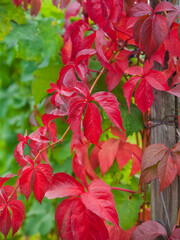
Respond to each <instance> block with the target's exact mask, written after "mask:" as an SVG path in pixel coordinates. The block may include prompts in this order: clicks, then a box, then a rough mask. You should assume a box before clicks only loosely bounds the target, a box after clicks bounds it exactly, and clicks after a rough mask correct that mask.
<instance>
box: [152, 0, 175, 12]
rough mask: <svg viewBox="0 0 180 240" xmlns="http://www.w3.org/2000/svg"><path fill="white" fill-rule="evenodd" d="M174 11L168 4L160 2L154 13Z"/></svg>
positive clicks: (172, 6) (171, 5)
mask: <svg viewBox="0 0 180 240" xmlns="http://www.w3.org/2000/svg"><path fill="white" fill-rule="evenodd" d="M173 10H176V8H175V7H174V5H173V4H172V3H170V2H165V1H164V2H160V3H159V4H158V5H157V6H156V7H155V9H154V12H155V13H156V12H164V11H173Z"/></svg>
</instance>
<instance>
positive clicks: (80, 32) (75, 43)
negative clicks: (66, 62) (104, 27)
mask: <svg viewBox="0 0 180 240" xmlns="http://www.w3.org/2000/svg"><path fill="white" fill-rule="evenodd" d="M86 30H88V27H87V24H86V22H84V21H83V20H79V21H76V22H74V23H72V24H70V25H69V26H68V27H67V28H66V32H65V33H64V43H66V42H67V41H68V39H69V38H70V39H71V42H72V54H71V59H70V60H71V61H73V60H74V59H75V57H76V55H77V53H78V52H79V49H80V47H81V44H82V42H83V40H84V33H85V31H86Z"/></svg>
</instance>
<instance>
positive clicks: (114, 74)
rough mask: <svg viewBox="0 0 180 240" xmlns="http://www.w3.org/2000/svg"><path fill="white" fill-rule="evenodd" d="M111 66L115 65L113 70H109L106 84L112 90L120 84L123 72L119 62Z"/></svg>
mask: <svg viewBox="0 0 180 240" xmlns="http://www.w3.org/2000/svg"><path fill="white" fill-rule="evenodd" d="M111 66H112V67H113V71H108V73H107V77H106V85H107V87H108V91H109V92H110V91H112V90H113V89H114V88H115V87H116V86H117V85H118V84H119V82H120V80H121V77H122V74H123V72H122V70H121V69H120V68H119V66H118V64H117V62H113V63H112V64H111Z"/></svg>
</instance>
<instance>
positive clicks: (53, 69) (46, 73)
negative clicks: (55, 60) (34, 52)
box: [32, 65, 61, 105]
mask: <svg viewBox="0 0 180 240" xmlns="http://www.w3.org/2000/svg"><path fill="white" fill-rule="evenodd" d="M60 69H61V66H57V65H56V66H48V67H44V68H40V69H38V70H36V71H35V72H34V74H33V75H34V77H35V80H34V82H33V84H32V94H33V97H34V100H35V104H36V105H37V104H38V103H39V102H40V101H41V100H42V99H43V98H44V97H45V96H46V95H47V89H48V88H50V83H51V82H54V83H55V82H56V81H57V79H58V77H59V71H60Z"/></svg>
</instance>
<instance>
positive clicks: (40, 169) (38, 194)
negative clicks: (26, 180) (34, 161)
mask: <svg viewBox="0 0 180 240" xmlns="http://www.w3.org/2000/svg"><path fill="white" fill-rule="evenodd" d="M51 181H52V168H51V166H50V165H48V164H38V165H37V166H36V167H35V178H34V182H33V192H34V196H35V198H36V199H37V200H38V201H39V202H40V203H41V201H42V199H43V198H44V195H45V193H46V191H47V190H48V189H49V187H50V184H51Z"/></svg>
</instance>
